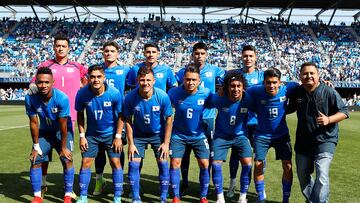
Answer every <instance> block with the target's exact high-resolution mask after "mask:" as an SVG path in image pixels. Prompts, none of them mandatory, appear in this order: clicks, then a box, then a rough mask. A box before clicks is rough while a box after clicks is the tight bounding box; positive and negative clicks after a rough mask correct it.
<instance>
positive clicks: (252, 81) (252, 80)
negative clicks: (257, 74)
mask: <svg viewBox="0 0 360 203" xmlns="http://www.w3.org/2000/svg"><path fill="white" fill-rule="evenodd" d="M250 83H251V84H258V80H257V79H251V80H250Z"/></svg>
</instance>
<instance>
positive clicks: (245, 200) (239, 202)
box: [238, 199, 248, 203]
mask: <svg viewBox="0 0 360 203" xmlns="http://www.w3.org/2000/svg"><path fill="white" fill-rule="evenodd" d="M247 202H248V201H247V199H239V201H238V203H247Z"/></svg>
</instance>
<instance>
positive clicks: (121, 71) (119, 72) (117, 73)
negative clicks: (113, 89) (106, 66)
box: [116, 70, 124, 75]
mask: <svg viewBox="0 0 360 203" xmlns="http://www.w3.org/2000/svg"><path fill="white" fill-rule="evenodd" d="M122 74H124V71H123V70H116V75H122Z"/></svg>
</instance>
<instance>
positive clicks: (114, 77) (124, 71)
mask: <svg viewBox="0 0 360 203" xmlns="http://www.w3.org/2000/svg"><path fill="white" fill-rule="evenodd" d="M103 67H104V70H105V76H106V80H105V82H106V84H108V85H109V86H112V87H115V88H116V89H118V90H119V92H120V93H121V94H122V95H124V93H125V84H126V80H127V78H128V73H129V71H130V68H129V67H128V66H121V65H117V66H115V67H112V68H108V67H106V66H105V64H103Z"/></svg>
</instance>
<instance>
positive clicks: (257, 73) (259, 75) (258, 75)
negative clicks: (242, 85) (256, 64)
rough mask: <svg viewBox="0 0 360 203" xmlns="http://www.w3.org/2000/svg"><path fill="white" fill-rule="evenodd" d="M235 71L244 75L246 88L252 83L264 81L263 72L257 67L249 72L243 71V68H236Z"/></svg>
mask: <svg viewBox="0 0 360 203" xmlns="http://www.w3.org/2000/svg"><path fill="white" fill-rule="evenodd" d="M235 71H236V72H239V73H241V74H242V75H243V76H244V78H245V80H246V82H247V87H248V88H250V87H252V86H254V85H261V84H262V83H263V81H264V72H263V71H261V70H259V69H257V68H255V70H254V71H253V72H251V73H246V72H244V68H240V69H236V70H235Z"/></svg>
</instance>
